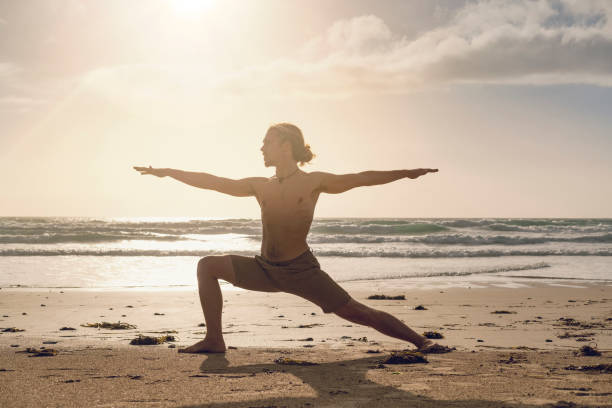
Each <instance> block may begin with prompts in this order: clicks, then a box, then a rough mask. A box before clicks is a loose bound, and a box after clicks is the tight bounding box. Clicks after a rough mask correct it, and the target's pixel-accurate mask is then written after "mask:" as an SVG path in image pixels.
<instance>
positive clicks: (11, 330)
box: [2, 327, 25, 333]
mask: <svg viewBox="0 0 612 408" xmlns="http://www.w3.org/2000/svg"><path fill="white" fill-rule="evenodd" d="M2 331H3V332H4V333H17V332H22V331H25V329H18V328H16V327H5V328H3V329H2Z"/></svg>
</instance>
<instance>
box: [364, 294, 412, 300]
mask: <svg viewBox="0 0 612 408" xmlns="http://www.w3.org/2000/svg"><path fill="white" fill-rule="evenodd" d="M368 299H374V300H406V296H405V295H398V296H387V295H370V296H368Z"/></svg>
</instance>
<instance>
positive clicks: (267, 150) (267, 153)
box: [260, 132, 283, 167]
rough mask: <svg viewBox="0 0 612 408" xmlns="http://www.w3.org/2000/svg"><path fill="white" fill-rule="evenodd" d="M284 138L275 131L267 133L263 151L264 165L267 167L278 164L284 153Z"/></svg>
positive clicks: (262, 147)
mask: <svg viewBox="0 0 612 408" xmlns="http://www.w3.org/2000/svg"><path fill="white" fill-rule="evenodd" d="M281 142H282V138H281V137H279V136H278V135H277V134H276V133H274V132H268V133H266V137H264V140H263V145H262V146H261V149H260V150H261V152H262V153H263V158H264V165H265V166H266V167H270V166H276V164H277V163H278V162H279V160H280V158H281V157H282V155H283V144H282V143H281Z"/></svg>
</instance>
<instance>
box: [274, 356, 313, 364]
mask: <svg viewBox="0 0 612 408" xmlns="http://www.w3.org/2000/svg"><path fill="white" fill-rule="evenodd" d="M274 362H275V363H276V364H281V365H298V366H313V365H318V364H317V363H312V362H310V361H306V360H294V359H292V358H289V357H279V358H277V359H276V360H274Z"/></svg>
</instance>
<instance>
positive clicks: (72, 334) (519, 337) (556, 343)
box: [0, 284, 612, 407]
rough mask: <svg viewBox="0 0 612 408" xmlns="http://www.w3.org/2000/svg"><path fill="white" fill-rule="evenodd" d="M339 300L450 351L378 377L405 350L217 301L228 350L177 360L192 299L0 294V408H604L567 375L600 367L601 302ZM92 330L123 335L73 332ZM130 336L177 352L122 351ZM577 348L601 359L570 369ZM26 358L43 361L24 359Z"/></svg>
mask: <svg viewBox="0 0 612 408" xmlns="http://www.w3.org/2000/svg"><path fill="white" fill-rule="evenodd" d="M345 287H346V288H347V289H348V290H349V292H350V293H351V294H352V295H353V297H355V298H356V299H357V300H359V301H361V302H364V303H366V304H368V305H371V306H373V307H376V308H379V309H382V310H386V311H388V312H390V313H392V314H394V315H396V316H397V317H399V318H400V319H402V320H403V321H404V322H406V323H407V324H408V325H409V326H411V327H412V328H413V329H415V330H416V331H418V332H425V331H436V332H439V333H441V334H443V336H444V338H443V339H441V340H437V341H438V342H439V343H441V344H444V345H447V346H452V347H456V349H457V350H456V351H454V352H451V353H447V354H437V355H427V356H426V357H427V359H428V363H426V364H407V365H392V364H382V365H381V363H380V362H381V360H383V358H385V357H387V356H389V354H390V353H391V352H392V351H393V350H402V349H406V348H411V347H412V346H411V345H409V344H407V343H404V342H401V341H399V340H395V339H392V338H389V337H386V336H384V335H382V334H380V333H378V332H376V331H374V330H373V329H370V328H367V327H362V326H357V325H354V324H350V323H349V322H346V321H343V320H341V319H340V318H338V317H337V316H335V315H325V314H323V313H322V312H321V310H320V309H319V308H318V307H316V306H315V305H312V304H310V303H308V302H306V301H304V300H302V299H300V298H297V297H294V296H292V295H288V294H282V293H257V292H246V291H228V292H225V293H224V299H225V309H224V315H223V319H224V333H225V340H226V344H227V345H228V346H231V349H229V350H228V352H227V353H225V354H212V355H192V354H179V353H177V348H178V347H183V346H187V345H190V344H192V343H194V342H195V341H197V340H199V339H201V338H202V337H203V334H204V332H205V330H206V328H205V327H200V326H199V324H200V323H202V322H203V317H202V313H201V310H200V305H199V300H198V297H197V293H196V292H195V291H192V290H189V291H157V292H154V291H121V292H112V291H85V290H81V289H78V290H77V289H73V290H70V289H62V290H59V289H53V290H47V291H41V290H26V289H6V288H4V289H2V290H0V313H1V315H2V317H1V318H0V327H1V328H11V327H15V328H18V329H23V330H25V331H22V332H2V333H1V334H0V356H1V357H0V406H2V407H20V406H78V407H82V406H113V407H123V406H138V407H149V406H151V407H153V406H154V407H157V406H173V407H175V406H223V407H226V406H227V407H234V406H236V407H250V406H252V407H271V406H276V407H281V406H287V407H344V406H346V407H353V406H366V405H368V406H370V407H385V406H388V407H405V406H419V407H447V406H449V407H450V406H452V407H455V406H457V407H489V406H491V407H499V406H557V407H562V406H612V373H605V372H603V371H601V370H594V371H580V370H577V369H567V368H572V366H573V368H580V367H584V366H596V365H599V364H612V336H611V334H612V331H611V329H612V308H611V307H610V306H611V304H612V287H611V286H603V285H600V286H596V285H588V284H584V285H581V286H580V287H563V286H557V287H554V286H549V285H533V284H531V286H530V287H522V288H504V287H492V286H489V287H484V288H482V287H481V288H471V289H470V288H444V289H440V288H437V289H411V290H403V291H397V290H396V291H394V290H387V289H386V290H385V291H384V294H386V295H405V297H406V299H405V300H368V299H367V296H368V295H372V294H380V293H382V292H381V291H380V290H370V291H366V290H364V288H363V286H359V285H355V286H353V287H351V286H345ZM43 305H44V306H43ZM418 305H423V306H424V308H425V309H426V310H415V306H418ZM495 312H498V313H495ZM23 313H25V314H23ZM572 319H573V320H572ZM104 321H106V322H118V321H121V322H127V323H130V324H133V325H135V326H136V328H135V329H128V330H111V329H98V328H90V327H82V326H81V325H82V324H86V323H97V322H104ZM62 327H72V328H74V329H76V330H60V328H62ZM168 332H170V333H168ZM138 334H142V335H149V336H162V335H164V334H170V335H173V336H175V337H176V339H177V341H176V342H173V343H164V344H160V345H155V346H132V345H129V342H130V340H131V339H133V338H135V337H136V336H137V335H138ZM172 345H176V347H177V348H169V347H171V346H172ZM584 345H591V346H592V347H595V348H596V349H598V350H599V351H600V352H601V355H600V356H582V355H579V354H578V355H577V354H576V353H577V352H578V350H579V349H580V347H582V346H584ZM13 346H14V347H13ZM27 347H34V348H37V349H41V348H42V347H46V348H52V349H54V350H56V351H57V353H56V354H55V355H52V356H47V357H32V355H33V354H32V353H27V352H25V350H26V348H27ZM280 357H285V358H291V359H297V360H304V361H307V362H312V363H316V365H308V366H294V365H282V364H278V363H276V362H275V360H277V359H278V358H280ZM572 404H576V405H572Z"/></svg>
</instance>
